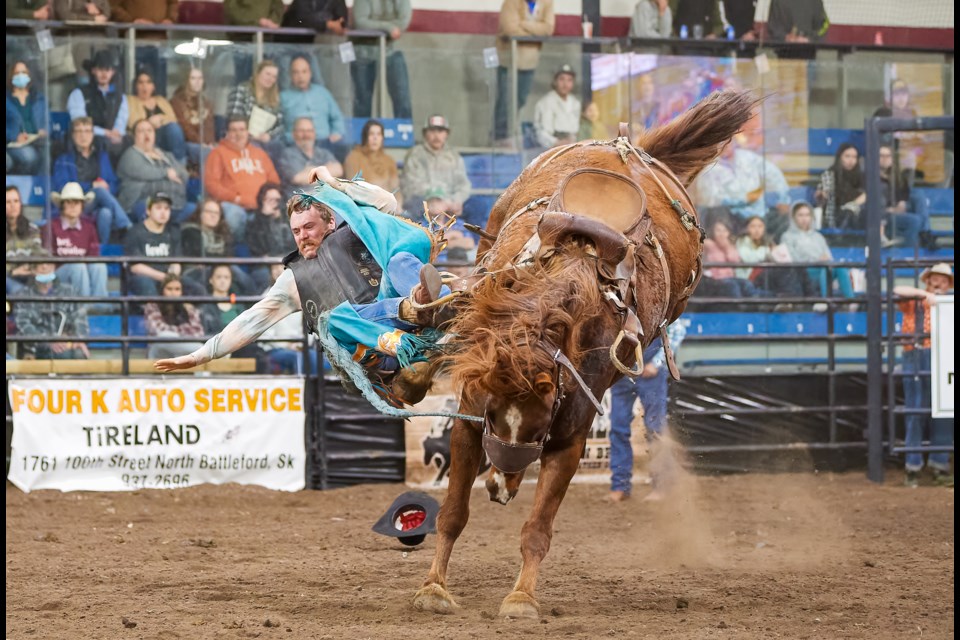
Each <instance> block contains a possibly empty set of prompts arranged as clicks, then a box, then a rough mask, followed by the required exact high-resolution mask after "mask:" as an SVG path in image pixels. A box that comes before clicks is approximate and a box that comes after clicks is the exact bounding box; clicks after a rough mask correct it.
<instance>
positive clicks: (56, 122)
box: [50, 111, 70, 140]
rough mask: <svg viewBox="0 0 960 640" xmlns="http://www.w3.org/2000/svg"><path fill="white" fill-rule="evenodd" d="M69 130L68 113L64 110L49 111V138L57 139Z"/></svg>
mask: <svg viewBox="0 0 960 640" xmlns="http://www.w3.org/2000/svg"><path fill="white" fill-rule="evenodd" d="M69 132H70V114H69V113H68V112H66V111H51V112H50V138H51V139H53V140H57V139H59V138H63V137H64V136H66V135H67V134H68V133H69Z"/></svg>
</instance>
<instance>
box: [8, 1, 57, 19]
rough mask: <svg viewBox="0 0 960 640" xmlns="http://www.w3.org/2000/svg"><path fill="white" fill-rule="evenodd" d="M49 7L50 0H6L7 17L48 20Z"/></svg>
mask: <svg viewBox="0 0 960 640" xmlns="http://www.w3.org/2000/svg"><path fill="white" fill-rule="evenodd" d="M50 9H51V6H50V0H8V2H7V18H13V19H16V20H49V19H50Z"/></svg>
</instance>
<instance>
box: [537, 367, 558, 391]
mask: <svg viewBox="0 0 960 640" xmlns="http://www.w3.org/2000/svg"><path fill="white" fill-rule="evenodd" d="M533 388H534V389H536V391H537V395H538V396H540V397H543V396H547V395H550V394H551V393H553V390H554V389H556V387H555V386H553V378H552V377H551V376H550V374H549V373H544V372H542V371H541V372H540V373H538V374H537V375H536V377H535V378H534V379H533Z"/></svg>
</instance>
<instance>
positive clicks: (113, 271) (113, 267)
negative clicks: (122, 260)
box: [100, 243, 123, 278]
mask: <svg viewBox="0 0 960 640" xmlns="http://www.w3.org/2000/svg"><path fill="white" fill-rule="evenodd" d="M100 255H102V256H122V255H123V246H121V245H119V244H106V243H104V244H101V245H100ZM107 275H108V276H112V277H115V278H119V277H120V265H119V264H117V263H115V262H114V263H108V264H107Z"/></svg>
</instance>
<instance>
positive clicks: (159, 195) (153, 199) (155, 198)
mask: <svg viewBox="0 0 960 640" xmlns="http://www.w3.org/2000/svg"><path fill="white" fill-rule="evenodd" d="M157 202H166V203H167V204H168V205H170V206H171V207H172V206H173V198H171V197H170V196H169V195H168V194H167V192H165V191H157V192H156V193H155V194H153V195H152V196H150V197H149V198H147V209H149V208H150V207H152V206H153V205H154V204H156V203H157Z"/></svg>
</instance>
